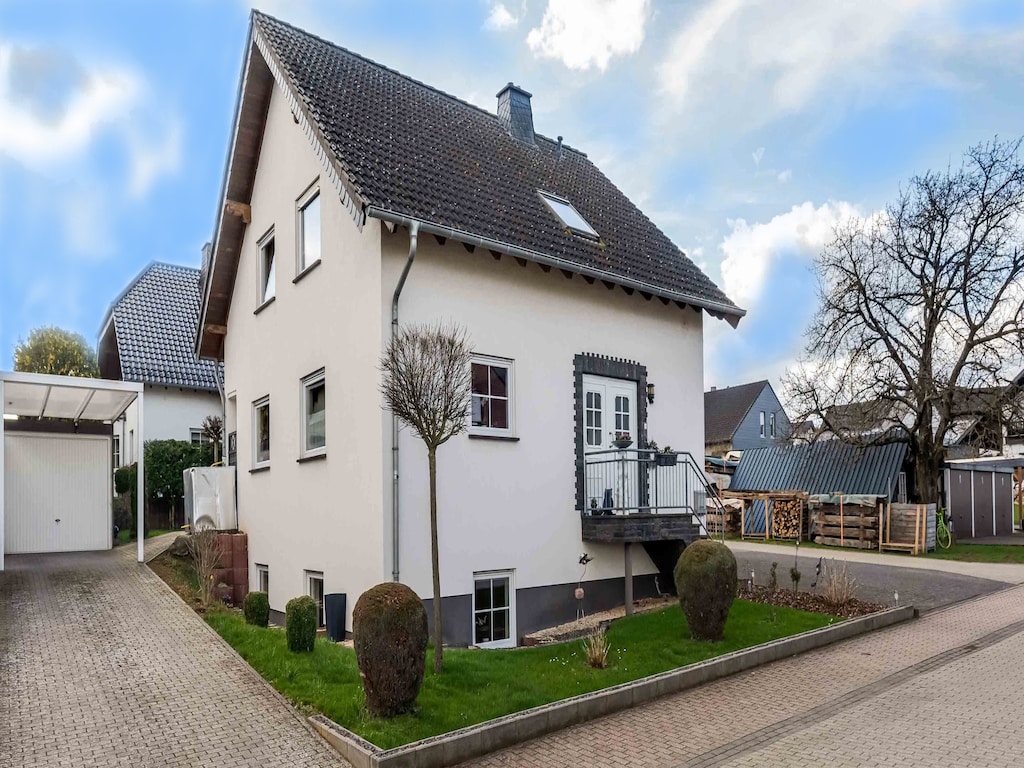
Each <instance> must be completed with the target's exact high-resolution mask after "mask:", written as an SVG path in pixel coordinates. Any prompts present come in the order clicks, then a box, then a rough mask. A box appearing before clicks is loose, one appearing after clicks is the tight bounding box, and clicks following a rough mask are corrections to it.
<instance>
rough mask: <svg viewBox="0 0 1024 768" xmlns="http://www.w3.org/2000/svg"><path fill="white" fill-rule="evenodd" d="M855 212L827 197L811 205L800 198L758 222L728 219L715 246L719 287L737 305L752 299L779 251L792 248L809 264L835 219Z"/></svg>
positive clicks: (756, 299)
mask: <svg viewBox="0 0 1024 768" xmlns="http://www.w3.org/2000/svg"><path fill="white" fill-rule="evenodd" d="M858 216H860V214H859V213H858V211H857V209H856V208H855V207H854V206H852V205H851V204H849V203H845V202H830V203H824V204H823V205H820V206H818V207H817V208H815V207H814V204H813V203H811V202H806V203H802V204H801V205H795V206H793V208H791V209H790V210H789V211H787V212H786V213H783V214H780V215H778V216H776V217H774V218H773V219H771V220H770V221H768V222H767V223H764V224H747V222H746V221H744V220H743V219H737V220H734V221H731V222H729V224H730V226H731V227H732V232H730V233H729V235H727V236H726V237H725V239H724V240H723V241H722V244H721V245H720V246H719V248H720V249H721V251H722V254H723V255H724V257H725V258H724V259H723V260H722V283H723V285H722V288H723V290H724V291H725V292H726V294H727V295H728V296H729V298H731V299H732V300H733V301H735V302H736V303H737V304H739V305H740V306H741V307H745V308H748V309H749V308H751V307H753V306H755V305H757V304H758V303H759V302H760V299H761V298H762V292H763V288H764V285H765V282H766V281H767V279H768V277H769V274H770V272H771V269H772V266H773V264H774V263H775V262H776V261H777V260H778V258H779V257H780V255H782V254H787V255H793V254H796V255H799V256H800V257H801V258H803V259H804V260H806V261H807V263H808V264H810V262H811V261H812V259H813V258H814V257H815V256H816V255H817V254H818V253H819V252H820V251H821V249H822V247H823V246H824V245H825V244H826V243H828V242H829V241H830V240H831V239H832V236H833V231H834V230H835V227H836V225H837V224H839V223H840V222H842V221H846V220H848V219H850V218H851V217H858Z"/></svg>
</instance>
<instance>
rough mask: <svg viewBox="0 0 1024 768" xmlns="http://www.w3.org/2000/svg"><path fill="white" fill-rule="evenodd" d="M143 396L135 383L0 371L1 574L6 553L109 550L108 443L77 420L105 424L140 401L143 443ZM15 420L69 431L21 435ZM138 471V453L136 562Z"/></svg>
mask: <svg viewBox="0 0 1024 768" xmlns="http://www.w3.org/2000/svg"><path fill="white" fill-rule="evenodd" d="M142 398H143V392H142V385H141V384H136V383H134V382H124V381H105V380H103V379H86V378H76V377H71V376H48V375H44V374H35V373H5V372H3V371H0V406H2V408H0V411H2V413H3V422H2V423H3V427H4V428H3V430H2V433H3V434H2V439H0V571H2V570H3V569H4V555H5V553H12V554H14V553H18V554H20V553H30V552H31V553H37V552H68V551H81V550H93V549H110V547H111V545H112V538H113V531H112V528H113V526H112V523H111V505H112V500H113V491H112V488H111V485H112V482H113V467H112V453H111V443H110V438H109V437H108V436H106V435H103V434H102V433H100V434H96V431H95V430H87V429H81V430H79V429H78V428H77V427H78V425H80V424H82V423H83V422H85V423H89V422H99V423H102V424H110V423H111V422H113V421H114V420H115V419H117V418H118V417H119V416H120V415H121V414H122V413H124V411H125V409H126V408H127V407H128V406H129V405H131V404H132V403H133V402H135V401H136V400H138V402H139V405H140V408H139V427H138V428H139V439H140V441H141V440H143V437H144V433H143V424H142V408H141V405H142ZM20 419H27V420H31V421H32V422H33V423H46V422H40V421H39V420H43V419H61V420H64V422H63V423H64V424H66V425H68V426H69V427H70V429H65V430H62V431H56V432H55V431H52V430H50V431H40V430H29V429H22V430H19V429H18V420H20ZM50 423H53V422H50ZM90 432H91V434H90ZM144 470H145V467H144V463H143V459H142V456H141V455H140V457H139V463H138V477H139V489H138V501H139V507H138V510H137V516H138V522H139V532H138V552H137V557H138V560H139V562H142V560H143V540H144V538H145V537H144V533H143V513H142V500H143V499H144V498H145V488H144V483H143V480H142V478H143V476H144Z"/></svg>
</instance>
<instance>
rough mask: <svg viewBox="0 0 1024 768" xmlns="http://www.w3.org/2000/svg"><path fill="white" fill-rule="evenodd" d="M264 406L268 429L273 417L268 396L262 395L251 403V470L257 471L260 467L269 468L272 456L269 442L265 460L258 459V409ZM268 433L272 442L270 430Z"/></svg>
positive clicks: (271, 431)
mask: <svg viewBox="0 0 1024 768" xmlns="http://www.w3.org/2000/svg"><path fill="white" fill-rule="evenodd" d="M264 406H266V408H267V422H268V428H269V427H270V419H271V418H272V416H273V413H272V411H271V410H270V395H264V396H263V397H261V398H260V399H259V400H253V403H252V466H253V469H259V468H260V467H269V466H270V459H271V457H272V456H273V451H272V450H271V445H270V441H268V445H267V458H266V459H264V460H262V461H261V460H260V458H259V451H260V448H259V446H260V435H259V428H260V421H259V412H260V408H263V407H264ZM270 433H271V434H270V440H273V430H272V429H271V430H270Z"/></svg>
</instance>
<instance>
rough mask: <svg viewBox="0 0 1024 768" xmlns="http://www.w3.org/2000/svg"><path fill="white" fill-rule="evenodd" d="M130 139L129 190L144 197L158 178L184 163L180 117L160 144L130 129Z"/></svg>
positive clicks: (173, 122) (136, 195)
mask: <svg viewBox="0 0 1024 768" xmlns="http://www.w3.org/2000/svg"><path fill="white" fill-rule="evenodd" d="M127 143H128V148H129V150H130V152H131V156H132V171H131V178H130V179H129V182H128V191H129V192H130V193H131V196H132V197H134V198H136V199H140V198H143V197H145V196H146V194H147V193H148V192H149V189H150V187H151V186H152V185H153V182H154V181H156V179H158V178H159V177H161V176H163V175H166V174H171V173H174V172H175V171H177V170H178V166H179V165H180V164H181V124H180V123H178V122H177V121H172V122H171V124H170V125H169V126H168V127H167V129H166V133H165V135H164V136H163V138H162V140H161V141H160V143H158V144H152V143H149V142H147V141H145V140H144V139H143V138H142V136H141V135H140V134H139V133H138V132H137V131H132V132H130V133H129V135H128V142H127Z"/></svg>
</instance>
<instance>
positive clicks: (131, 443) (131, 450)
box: [128, 429, 138, 464]
mask: <svg viewBox="0 0 1024 768" xmlns="http://www.w3.org/2000/svg"><path fill="white" fill-rule="evenodd" d="M136 461H138V459H136V457H135V430H134V429H129V430H128V463H129V464H134V463H135V462H136Z"/></svg>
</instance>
